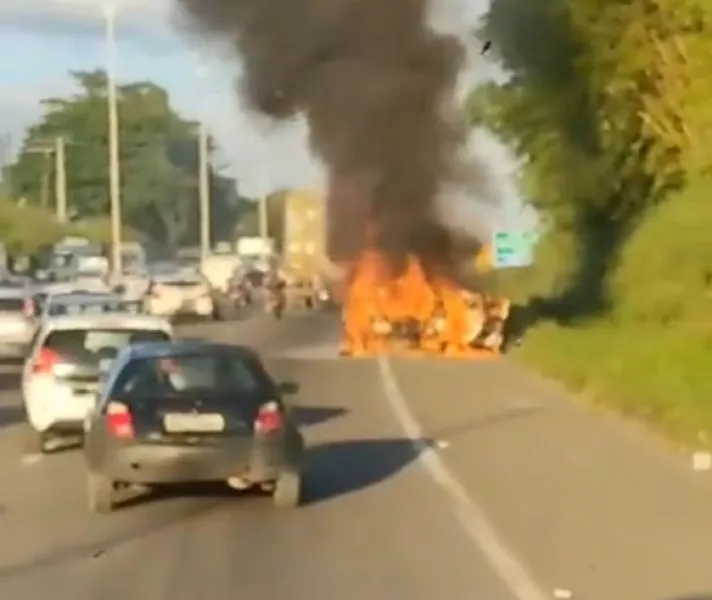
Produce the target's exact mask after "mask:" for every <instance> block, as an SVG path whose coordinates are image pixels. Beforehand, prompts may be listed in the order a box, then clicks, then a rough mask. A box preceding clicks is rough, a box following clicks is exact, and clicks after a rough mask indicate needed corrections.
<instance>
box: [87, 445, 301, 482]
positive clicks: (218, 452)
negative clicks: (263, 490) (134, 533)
mask: <svg viewBox="0 0 712 600" xmlns="http://www.w3.org/2000/svg"><path fill="white" fill-rule="evenodd" d="M295 462H296V461H294V460H291V461H290V460H288V459H287V456H286V453H285V452H284V451H283V445H282V444H281V443H277V440H275V441H274V442H269V441H266V442H264V443H262V444H257V445H255V447H254V449H252V448H251V449H249V450H246V449H245V445H244V443H242V444H240V443H231V442H226V443H224V444H220V445H177V444H162V443H161V444H152V443H134V444H127V445H121V446H119V445H117V446H115V447H113V448H112V449H111V450H110V451H108V452H107V454H106V455H105V457H104V459H103V460H102V464H101V465H99V466H98V468H97V469H96V470H98V471H99V472H101V473H103V474H105V475H107V476H108V477H111V478H112V479H114V480H116V481H121V482H126V483H135V484H163V483H166V484H167V483H184V482H186V483H187V482H192V481H223V480H227V479H228V478H232V477H236V478H241V479H243V480H244V481H245V482H249V483H250V484H255V485H257V484H260V483H267V482H271V481H274V480H275V479H276V478H277V476H278V475H279V473H280V472H281V471H283V470H285V469H290V468H291V469H293V468H294V466H295V465H294V463H295ZM90 465H91V459H90Z"/></svg>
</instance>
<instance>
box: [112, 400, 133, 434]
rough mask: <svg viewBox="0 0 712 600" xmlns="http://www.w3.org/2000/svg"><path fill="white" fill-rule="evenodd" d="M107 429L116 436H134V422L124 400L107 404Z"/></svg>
mask: <svg viewBox="0 0 712 600" xmlns="http://www.w3.org/2000/svg"><path fill="white" fill-rule="evenodd" d="M106 429H107V431H108V432H109V435H111V436H113V437H115V438H120V439H131V438H133V437H134V434H135V432H134V423H133V416H132V415H131V411H130V410H129V407H128V406H126V405H125V404H123V403H122V402H109V404H107V406H106Z"/></svg>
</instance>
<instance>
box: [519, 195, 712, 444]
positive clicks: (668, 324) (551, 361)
mask: <svg viewBox="0 0 712 600" xmlns="http://www.w3.org/2000/svg"><path fill="white" fill-rule="evenodd" d="M711 183H712V182H707V181H700V182H698V183H696V184H695V185H693V186H690V187H689V188H687V189H686V190H684V191H683V192H681V193H679V194H678V195H677V196H675V197H671V198H670V199H669V200H668V201H667V202H666V203H665V204H664V205H660V206H659V207H657V208H655V209H654V210H653V211H651V212H650V213H649V214H647V215H646V218H645V220H644V221H643V222H642V224H641V225H640V226H639V228H638V229H637V230H636V231H634V232H633V233H632V235H631V236H630V238H629V239H628V241H627V243H626V244H625V245H624V247H623V248H622V251H621V252H620V254H619V257H618V262H617V264H616V265H615V266H614V268H613V270H612V272H611V275H610V276H609V278H608V283H609V291H610V294H611V300H612V307H613V309H612V313H611V314H610V315H609V316H607V317H606V318H599V319H596V320H592V321H589V322H587V323H584V324H581V325H578V326H571V327H562V326H560V325H557V324H554V323H545V324H543V325H539V326H537V327H535V328H534V329H533V330H532V331H530V332H529V334H528V335H527V338H526V340H525V343H524V344H523V346H522V348H521V349H519V350H518V351H517V356H518V357H520V358H521V359H522V360H523V361H525V362H527V363H529V364H531V365H533V366H535V367H536V368H537V369H539V370H541V371H542V372H545V373H547V374H550V375H552V376H554V377H556V378H558V379H560V380H561V381H562V382H563V383H565V384H566V385H568V386H569V387H570V388H571V389H572V390H575V391H578V392H581V393H582V395H583V396H584V397H586V398H588V399H590V400H592V401H594V402H599V403H604V404H606V405H609V406H612V407H614V408H616V409H617V410H620V411H622V412H624V413H627V414H630V415H634V416H636V417H639V418H642V419H644V420H646V421H649V422H651V423H654V424H655V425H656V426H657V427H659V428H661V429H662V430H663V431H665V432H667V433H669V434H671V435H672V436H675V437H677V438H679V439H681V440H685V441H689V442H694V443H699V442H700V432H710V433H712V403H710V401H709V398H710V397H712V378H710V377H709V364H710V358H711V357H712V327H710V325H711V324H712V320H711V319H710V315H712V312H711V309H712V243H711V242H710V230H711V229H712V206H711V205H710V204H709V203H708V202H707V197H706V194H707V190H708V189H709V188H710V184H711ZM543 267H544V265H542V268H543Z"/></svg>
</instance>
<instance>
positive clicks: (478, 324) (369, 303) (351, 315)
mask: <svg viewBox="0 0 712 600" xmlns="http://www.w3.org/2000/svg"><path fill="white" fill-rule="evenodd" d="M349 275H350V276H349V278H348V280H347V282H346V288H345V290H344V298H343V325H344V337H345V339H344V345H345V347H344V351H345V352H346V353H348V354H350V355H354V356H362V355H369V354H374V353H381V352H386V351H390V350H392V349H394V346H395V347H397V348H399V349H400V350H407V351H417V352H425V353H433V354H449V355H472V354H473V353H476V354H482V352H483V351H482V350H480V351H476V350H474V349H473V348H472V343H471V342H472V340H473V338H474V337H475V336H476V335H477V334H478V332H480V331H481V330H482V328H483V325H484V323H485V320H486V314H485V310H486V306H485V300H484V299H483V298H481V297H479V296H476V295H473V294H469V293H466V292H465V291H464V290H462V289H461V288H460V287H459V286H457V285H456V284H455V283H454V282H452V281H449V280H447V279H443V278H442V277H437V278H434V277H429V276H428V274H427V273H426V272H425V270H424V268H423V266H422V264H421V263H420V261H419V260H418V259H417V258H415V257H413V256H411V257H409V258H408V260H407V262H406V266H405V269H404V270H403V272H402V273H401V274H399V275H394V274H393V272H392V271H391V270H390V269H389V266H388V264H387V262H386V261H385V260H384V258H383V257H382V256H381V255H380V254H379V253H378V252H375V251H373V250H369V251H367V252H364V253H363V254H362V255H361V257H360V259H359V260H358V261H357V262H356V263H355V264H354V265H352V267H351V269H350V274H349ZM484 353H485V354H486V355H488V356H489V355H492V354H493V352H492V350H485V351H484Z"/></svg>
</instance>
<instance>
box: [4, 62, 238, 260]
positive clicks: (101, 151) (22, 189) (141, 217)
mask: <svg viewBox="0 0 712 600" xmlns="http://www.w3.org/2000/svg"><path fill="white" fill-rule="evenodd" d="M72 77H73V78H74V80H75V82H76V83H77V86H78V88H79V91H78V92H77V93H76V94H75V95H73V96H72V97H69V98H50V99H46V100H44V102H43V105H44V108H45V112H44V116H43V118H42V120H41V121H40V122H39V123H37V124H35V125H34V126H33V127H31V128H30V129H29V131H28V134H27V138H26V140H25V143H24V148H23V151H21V152H20V155H19V158H18V160H17V162H16V163H15V164H14V165H12V166H11V168H10V175H11V180H12V182H13V187H14V191H15V195H16V196H21V197H25V198H27V200H28V202H29V203H30V204H35V205H37V204H41V202H42V198H43V184H42V182H43V181H45V182H46V181H47V175H48V172H47V167H48V163H47V161H46V160H44V157H42V156H40V155H37V154H35V153H32V152H31V150H32V148H33V147H36V146H37V145H38V144H43V143H44V144H46V143H47V141H48V140H52V139H54V138H56V137H57V136H64V137H65V139H66V140H67V149H66V158H67V187H68V202H69V206H70V211H71V212H72V213H73V214H74V215H75V216H76V217H77V218H80V219H95V218H98V217H102V216H106V215H107V213H108V209H109V191H108V181H109V173H108V161H107V156H108V132H107V110H106V83H107V80H106V73H104V72H103V71H93V72H75V73H72ZM118 108H119V124H120V131H119V136H120V165H121V199H122V211H123V214H122V216H123V219H124V220H125V222H126V224H127V225H128V226H130V227H133V228H135V229H136V230H138V231H141V232H143V233H144V234H145V235H146V236H148V237H150V238H151V239H153V240H154V241H161V242H163V243H164V244H166V245H168V246H172V247H174V246H177V245H178V244H180V243H191V242H194V241H195V240H197V238H198V227H199V225H198V218H197V217H198V214H199V213H198V202H197V197H198V180H197V172H198V168H197V166H198V160H197V158H198V157H197V139H196V138H197V129H196V124H195V123H193V122H190V121H186V120H184V119H182V118H181V117H180V116H179V115H178V114H177V113H176V112H175V111H174V110H173V109H172V108H171V105H170V98H169V96H168V93H167V92H166V91H165V90H164V89H162V88H161V87H159V86H157V85H155V84H153V83H151V82H135V83H131V84H127V85H122V86H120V87H119V89H118ZM49 175H50V176H54V174H53V173H49ZM210 179H211V188H212V192H213V196H212V204H213V223H214V224H216V225H219V227H218V231H217V232H216V233H217V234H218V235H225V232H229V231H230V230H231V229H232V227H233V226H234V221H235V219H236V218H237V215H238V212H239V206H238V205H239V198H238V195H237V191H236V185H235V182H234V181H233V180H230V179H227V178H224V177H221V176H220V175H219V174H217V173H215V172H211V175H210ZM50 187H52V186H50Z"/></svg>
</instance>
